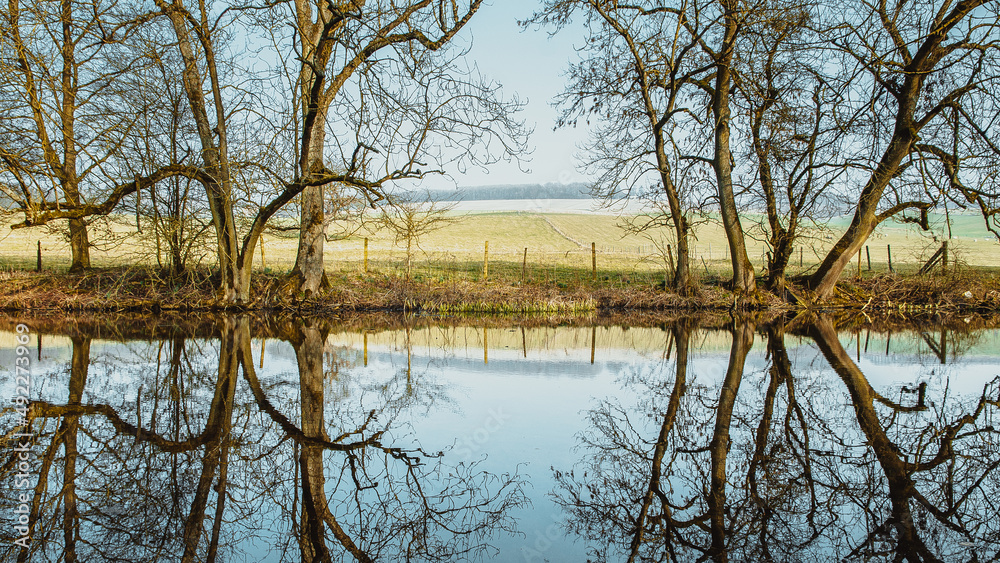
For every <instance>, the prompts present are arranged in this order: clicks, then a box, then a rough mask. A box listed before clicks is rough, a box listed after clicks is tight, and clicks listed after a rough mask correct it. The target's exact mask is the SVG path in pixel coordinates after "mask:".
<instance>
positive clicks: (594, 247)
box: [590, 242, 597, 281]
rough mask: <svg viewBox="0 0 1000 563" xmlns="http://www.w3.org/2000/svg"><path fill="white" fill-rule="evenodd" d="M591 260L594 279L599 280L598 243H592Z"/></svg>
mask: <svg viewBox="0 0 1000 563" xmlns="http://www.w3.org/2000/svg"><path fill="white" fill-rule="evenodd" d="M590 262H591V269H592V271H593V276H592V277H593V280H594V281H597V243H596V242H592V243H590Z"/></svg>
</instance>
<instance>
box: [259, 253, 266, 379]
mask: <svg viewBox="0 0 1000 563" xmlns="http://www.w3.org/2000/svg"><path fill="white" fill-rule="evenodd" d="M261 262H263V260H261ZM265 342H267V339H266V338H261V339H260V369H264V343H265Z"/></svg>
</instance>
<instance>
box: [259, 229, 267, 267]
mask: <svg viewBox="0 0 1000 563" xmlns="http://www.w3.org/2000/svg"><path fill="white" fill-rule="evenodd" d="M260 269H261V270H266V269H267V262H265V261H264V235H260Z"/></svg>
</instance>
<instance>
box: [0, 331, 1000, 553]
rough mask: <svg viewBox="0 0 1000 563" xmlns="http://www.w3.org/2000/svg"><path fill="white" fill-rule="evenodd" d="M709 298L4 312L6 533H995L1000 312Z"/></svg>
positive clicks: (41, 542) (924, 536)
mask: <svg viewBox="0 0 1000 563" xmlns="http://www.w3.org/2000/svg"><path fill="white" fill-rule="evenodd" d="M700 323H701V321H698V320H697V319H684V320H681V321H677V322H673V323H667V324H665V325H663V326H656V327H650V326H631V327H620V326H589V325H588V326H545V325H544V323H535V324H536V325H537V324H542V325H543V326H525V327H521V326H514V325H512V326H506V325H504V324H503V323H501V322H499V321H490V322H489V323H488V325H489V326H488V327H487V328H484V327H483V326H482V325H481V324H480V325H479V326H472V325H469V324H462V323H455V322H446V321H432V320H428V319H417V320H414V319H409V320H406V319H390V320H389V322H388V323H386V322H375V321H371V320H362V321H358V320H355V321H350V320H348V321H345V322H328V321H322V320H313V321H309V322H302V321H297V320H287V319H280V320H278V319H265V320H260V319H250V318H224V319H219V320H218V321H216V322H214V323H204V324H201V325H197V324H195V325H192V324H190V323H188V324H183V323H181V324H177V325H171V324H169V323H165V322H163V321H159V320H152V319H149V320H147V322H138V323H135V324H118V325H116V324H113V323H106V324H101V323H91V322H89V321H88V322H76V321H74V320H72V319H69V320H56V321H53V320H52V319H47V320H38V321H28V322H26V329H27V330H28V336H29V337H28V338H27V340H28V343H27V344H26V345H25V347H24V348H21V349H18V348H17V345H18V342H17V341H16V338H17V336H18V335H17V333H16V332H15V331H14V328H15V325H16V322H15V321H11V320H6V321H4V322H3V323H2V324H0V328H2V329H4V330H6V332H0V365H2V366H4V367H3V371H2V376H0V396H2V397H4V398H5V401H6V400H8V399H7V398H14V397H16V396H17V395H18V394H19V390H18V389H17V385H18V384H20V383H23V381H20V382H19V381H17V380H16V375H17V374H15V373H14V369H15V366H16V365H17V363H18V362H21V363H22V364H24V363H25V362H24V361H23V360H19V359H18V358H27V362H26V363H27V364H28V366H27V367H28V368H29V370H30V384H31V389H30V397H31V399H32V401H33V405H32V411H31V413H32V414H31V424H30V429H29V430H27V431H26V432H25V430H24V429H20V430H19V429H18V423H19V422H20V421H19V417H20V414H19V413H18V412H17V411H16V410H14V409H7V410H6V411H4V414H3V415H2V416H3V418H2V429H3V432H5V433H6V436H7V437H6V439H5V444H4V449H3V454H2V455H3V458H2V459H3V469H2V472H0V500H2V504H0V537H2V538H3V544H2V545H0V552H2V553H3V560H4V561H8V560H9V561H15V560H18V559H19V557H22V558H24V559H23V560H30V561H50V560H51V561H57V560H60V559H62V560H66V561H70V560H73V559H74V558H77V559H79V560H83V561H118V560H125V561H172V560H191V561H206V560H210V559H211V558H212V557H215V560H217V561H302V560H310V561H312V560H320V561H322V560H331V561H339V560H369V559H370V560H377V561H397V560H416V561H422V560H444V561H466V560H497V561H586V560H588V559H589V560H594V561H627V560H629V559H630V557H631V558H632V560H635V561H659V560H664V561H669V560H677V561H696V560H704V559H705V558H709V559H713V560H717V561H723V560H730V561H757V560H774V561H828V560H833V559H839V560H866V561H872V560H874V561H889V560H896V559H897V557H899V558H902V559H904V560H914V561H917V560H919V561H923V560H935V559H937V560H942V561H971V560H980V561H981V560H994V559H996V558H997V557H998V551H1000V550H998V547H1000V543H998V542H1000V536H998V532H1000V518H998V516H1000V514H998V511H1000V509H998V506H997V504H996V502H995V499H996V498H1000V495H998V494H997V490H996V489H997V488H998V486H1000V480H998V473H997V468H998V467H1000V451H998V448H997V444H998V436H997V434H996V431H995V430H994V426H993V425H994V422H993V417H994V416H995V415H996V411H997V408H998V403H997V401H998V398H1000V385H998V383H997V376H998V374H1000V331H996V330H992V331H978V332H954V331H948V330H943V329H931V328H928V329H927V331H925V332H923V333H916V332H912V331H910V332H905V331H904V332H896V333H892V334H888V333H876V332H868V331H867V330H862V331H861V332H840V333H838V332H837V331H836V330H835V328H834V326H833V324H832V322H830V321H828V320H825V319H819V320H818V321H816V322H814V323H813V324H801V323H800V324H796V325H794V326H788V327H778V326H774V325H771V326H767V327H765V326H753V325H751V324H749V323H737V324H735V325H733V326H730V327H728V328H721V329H720V328H706V327H702V326H701V324H700ZM389 324H391V326H392V327H393V328H378V327H379V326H387V325H389ZM364 326H368V327H369V328H367V329H365V330H362V329H361V328H360V327H364ZM22 330H24V329H22ZM39 335H41V340H42V343H41V346H39V345H38V338H39ZM109 335H111V336H109ZM39 351H40V354H39ZM20 375H21V376H22V377H28V376H27V375H26V374H25V372H22V373H21V374H20ZM10 404H12V405H14V406H16V403H13V402H11V403H10ZM18 431H20V432H22V433H25V434H30V436H31V443H30V447H27V448H25V447H23V445H24V443H25V437H19V436H16V435H14V433H15V432H18ZM19 446H20V447H19ZM19 449H20V450H27V451H19ZM19 455H20V456H22V457H21V458H18V457H17V456H19ZM24 457H27V463H28V465H27V466H20V468H19V467H18V463H20V460H22V459H23V458H24ZM24 469H27V471H23V470H24ZM19 473H20V474H21V476H19V475H18V474H19ZM21 495H24V496H23V497H22V496H21ZM22 499H23V502H22ZM22 505H23V506H22ZM19 509H22V510H23V511H25V512H27V513H28V514H27V517H28V519H29V520H30V522H31V523H32V529H31V530H30V533H29V534H27V536H25V535H22V533H21V532H22V531H21V530H19V529H17V528H16V527H15V526H16V525H17V519H18V518H20V514H19V513H18V512H17V511H18V510H19ZM25 537H30V543H29V542H28V540H26V539H25ZM14 541H20V542H21V544H28V545H30V548H29V549H27V550H22V549H21V548H20V547H19V546H18V545H15V544H13V543H12V542H14Z"/></svg>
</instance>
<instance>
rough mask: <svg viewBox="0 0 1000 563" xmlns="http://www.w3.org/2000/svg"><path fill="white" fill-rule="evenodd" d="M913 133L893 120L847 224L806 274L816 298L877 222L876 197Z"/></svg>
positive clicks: (819, 298) (833, 283)
mask: <svg viewBox="0 0 1000 563" xmlns="http://www.w3.org/2000/svg"><path fill="white" fill-rule="evenodd" d="M901 111H902V110H901ZM907 122H909V120H907ZM914 134H915V133H914V132H913V131H912V130H911V129H910V128H909V127H904V126H901V125H900V124H899V122H898V121H897V125H896V131H895V133H894V135H893V139H892V142H891V143H890V144H889V148H888V149H887V150H886V152H885V154H884V155H883V156H882V160H881V161H880V162H879V165H878V168H876V169H875V172H873V173H872V175H871V178H869V179H868V183H866V184H865V187H864V189H863V190H862V191H861V198H860V199H859V201H858V206H857V208H856V209H855V211H854V218H853V219H852V220H851V225H850V226H849V227H848V228H847V231H846V232H845V233H844V235H843V236H842V237H840V240H838V241H837V243H836V244H835V245H834V246H833V248H831V249H830V252H828V253H827V255H826V258H824V259H823V263H822V264H821V265H820V267H819V269H818V270H816V273H815V274H813V275H812V277H810V278H809V283H808V286H809V288H810V289H812V290H813V292H814V295H815V298H816V300H817V301H822V300H825V299H827V298H829V297H830V296H831V295H832V294H833V290H834V288H835V287H836V285H837V281H838V280H840V275H841V274H842V273H843V271H844V268H846V267H847V265H848V264H849V263H850V262H851V258H853V257H854V255H856V254H857V253H858V251H859V250H861V247H863V246H864V244H865V241H867V240H868V237H869V236H871V234H872V231H874V230H875V227H877V226H878V224H879V218H878V204H879V201H881V199H882V194H883V193H884V192H885V188H886V186H888V185H889V180H891V179H892V177H893V175H895V173H896V171H897V170H898V169H899V163H900V162H902V161H903V158H904V157H905V156H906V155H907V154H909V152H910V146H911V145H912V144H913V140H914V138H915V137H914Z"/></svg>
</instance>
